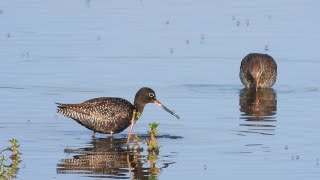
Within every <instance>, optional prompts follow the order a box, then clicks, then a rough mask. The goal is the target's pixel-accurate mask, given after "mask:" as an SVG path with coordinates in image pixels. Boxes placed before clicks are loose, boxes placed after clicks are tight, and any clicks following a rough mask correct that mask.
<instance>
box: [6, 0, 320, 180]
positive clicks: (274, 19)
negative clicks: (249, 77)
mask: <svg viewBox="0 0 320 180" xmlns="http://www.w3.org/2000/svg"><path fill="white" fill-rule="evenodd" d="M319 5H320V3H318V2H316V1H308V2H307V1H305V2H302V1H289V0H282V1H268V2H262V1H261V2H255V3H252V2H251V1H241V2H233V1H224V2H219V3H218V2H212V1H201V2H192V1H178V0H176V1H159V2H153V1H152V2H151V1H143V0H132V1H126V2H123V1H101V0H100V1H99V0H97V1H92V0H86V1H75V0H71V1H68V2H66V1H61V0H58V1H52V2H49V1H39V0H26V1H23V2H22V1H18V0H3V1H1V3H0V27H1V28H0V47H1V48H0V59H1V64H0V77H1V81H0V99H1V103H0V109H1V110H2V113H1V114H0V137H1V138H0V149H2V148H5V147H6V146H8V145H9V142H8V140H10V139H12V138H17V139H18V140H19V142H20V144H21V148H20V150H21V152H22V153H23V154H22V157H21V158H22V162H21V163H20V169H19V171H18V174H17V177H18V178H17V179H79V177H81V179H101V178H111V179H130V178H132V177H133V178H135V179H147V178H158V179H176V178H177V177H179V178H181V179H182V178H183V179H195V178H201V179H213V178H216V179H253V178H259V179H270V178H277V179H290V180H291V179H302V178H303V179H317V178H319V177H320V166H319V158H320V154H319V152H320V144H319V143H318V140H319V132H318V128H317V127H318V126H320V123H319V121H318V116H317V114H318V109H319V108H318V105H317V104H318V102H319V100H320V91H319V88H320V87H319V78H318V76H319V73H318V70H319V63H320V57H319V54H318V53H317V50H318V47H319V42H320V41H319V40H320V34H319V32H320V26H319V25H318V24H317V22H318V20H319V18H320V14H319V12H318V7H319ZM249 52H260V53H268V54H270V55H272V56H273V57H274V58H275V60H276V61H277V63H278V79H277V82H276V84H275V86H274V87H273V89H271V90H268V91H261V92H259V93H258V94H255V93H252V92H248V91H246V90H243V86H242V84H241V82H240V80H239V77H238V73H239V66H240V61H241V59H242V58H243V57H244V56H245V55H246V54H248V53H249ZM143 86H149V87H152V88H153V89H154V90H155V91H156V93H157V97H158V99H159V100H160V102H162V103H163V104H165V105H166V106H167V107H168V108H170V109H173V110H174V111H175V112H176V113H177V114H178V115H179V116H180V117H181V120H176V119H175V118H174V117H173V116H171V115H170V114H168V113H166V112H165V111H163V110H161V109H159V108H157V107H156V106H155V105H152V104H150V105H147V106H146V108H145V111H144V113H143V115H142V118H141V119H140V120H139V121H138V122H137V124H136V126H135V128H134V133H138V134H139V135H140V139H141V141H143V140H145V139H146V138H147V137H148V136H147V130H148V124H149V123H151V122H158V123H160V126H159V129H160V134H159V136H158V139H159V143H160V145H161V149H160V152H159V155H158V156H157V157H156V159H153V160H152V161H150V160H149V156H150V154H149V153H148V152H147V151H146V150H145V149H146V145H145V144H142V145H141V146H143V147H144V151H142V152H140V154H135V153H134V152H128V151H127V150H126V145H125V138H126V134H127V133H128V130H125V131H124V132H122V133H120V134H117V135H115V136H114V137H113V139H110V138H107V137H106V135H102V134H99V135H98V137H97V138H96V139H92V138H91V133H92V132H91V131H89V130H87V129H85V128H84V127H82V126H80V125H78V124H77V123H76V122H74V121H73V120H71V119H68V118H65V117H62V116H60V115H58V114H56V106H55V104H54V102H66V103H77V102H81V101H84V100H87V99H90V98H94V97H101V96H114V97H123V98H125V99H128V100H130V101H131V102H132V101H133V98H134V95H135V92H136V91H137V90H138V89H139V88H140V87H143ZM80 161H81V162H82V163H84V164H85V165H81V164H80V165H79V164H78V163H79V162H80ZM68 163H71V164H68ZM72 163H73V164H72ZM156 168H159V169H156ZM129 170H131V173H130V171H129ZM158 171H159V172H158ZM151 174H153V175H151Z"/></svg>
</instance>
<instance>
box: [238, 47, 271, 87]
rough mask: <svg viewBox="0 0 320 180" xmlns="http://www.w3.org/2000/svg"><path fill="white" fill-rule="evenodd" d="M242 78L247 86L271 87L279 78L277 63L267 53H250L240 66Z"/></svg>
mask: <svg viewBox="0 0 320 180" xmlns="http://www.w3.org/2000/svg"><path fill="white" fill-rule="evenodd" d="M239 76H240V80H241V82H242V84H243V85H244V86H245V87H246V88H256V89H258V88H269V87H272V86H273V85H274V83H275V82H276V78H277V63H276V62H275V60H274V59H273V58H272V57H271V56H269V55H267V54H259V53H250V54H248V55H247V56H245V57H244V58H243V60H242V61H241V66H240V73H239Z"/></svg>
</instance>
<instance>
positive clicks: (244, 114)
mask: <svg viewBox="0 0 320 180" xmlns="http://www.w3.org/2000/svg"><path fill="white" fill-rule="evenodd" d="M239 98H240V100H239V101H240V102H239V105H240V112H241V117H240V119H243V120H245V121H246V123H241V124H240V126H249V127H251V129H249V131H248V132H251V133H259V134H264V135H273V131H274V128H275V127H276V126H275V125H274V122H275V121H276V118H275V115H276V112H277V95H276V92H275V91H274V90H273V89H272V88H264V89H258V91H255V89H252V88H245V89H242V90H241V91H240V97H239Z"/></svg>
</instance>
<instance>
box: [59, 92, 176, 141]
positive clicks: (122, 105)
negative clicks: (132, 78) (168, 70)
mask: <svg viewBox="0 0 320 180" xmlns="http://www.w3.org/2000/svg"><path fill="white" fill-rule="evenodd" d="M148 103H155V104H157V105H158V106H159V107H161V108H163V109H164V110H166V111H167V112H169V113H170V114H172V115H173V116H175V117H176V118H178V119H179V116H178V115H176V114H175V113H174V112H172V111H171V110H169V109H168V108H166V107H165V106H164V105H163V104H161V103H160V102H159V101H158V100H157V98H156V94H155V92H154V91H153V90H152V89H150V88H147V87H143V88H141V89H140V90H139V91H138V92H137V93H136V96H135V99H134V104H133V105H132V104H131V103H130V102H129V101H127V100H125V99H122V98H116V97H100V98H95V99H90V100H88V101H84V102H82V103H80V104H62V103H57V104H58V113H60V114H62V115H64V116H67V117H70V118H72V119H74V120H75V121H77V122H78V123H79V124H81V125H83V126H85V127H86V128H88V129H90V130H92V131H93V132H94V134H93V135H95V133H96V132H99V133H103V134H111V135H112V134H114V133H120V132H122V131H123V130H125V129H126V128H127V127H129V126H130V124H131V127H130V132H129V135H128V143H129V141H130V136H131V132H132V128H133V125H134V123H135V121H137V120H138V119H139V118H140V116H141V114H142V112H143V109H144V106H145V105H146V104H148Z"/></svg>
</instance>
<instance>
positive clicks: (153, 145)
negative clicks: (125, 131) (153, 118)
mask: <svg viewBox="0 0 320 180" xmlns="http://www.w3.org/2000/svg"><path fill="white" fill-rule="evenodd" d="M149 126H150V131H148V134H149V135H150V139H149V140H148V141H147V144H148V150H149V151H159V149H160V146H159V145H158V140H156V135H157V134H159V132H160V131H159V130H157V127H158V126H159V124H157V123H155V122H154V123H150V124H149Z"/></svg>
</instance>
